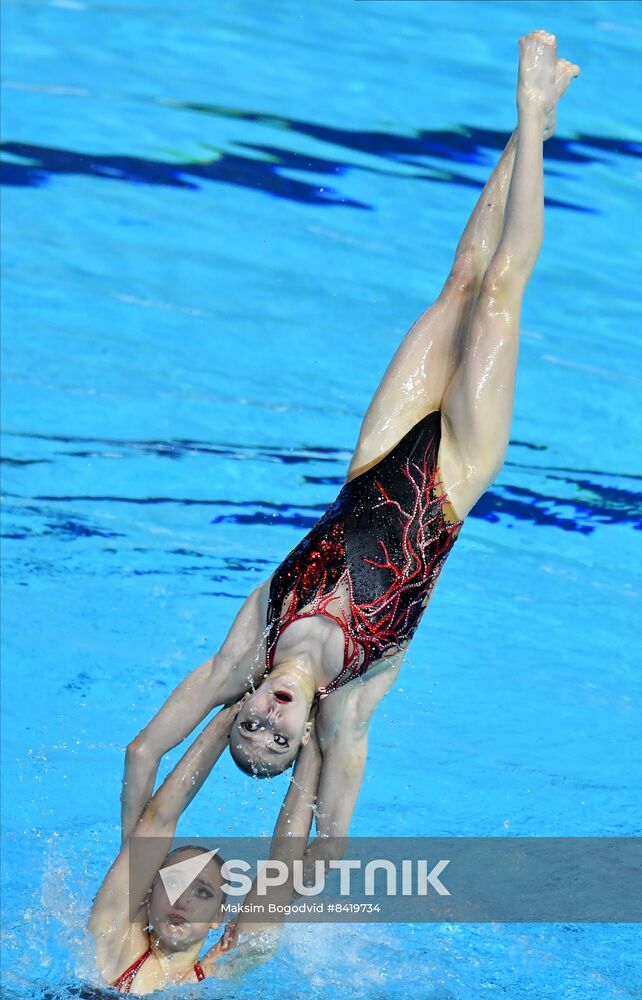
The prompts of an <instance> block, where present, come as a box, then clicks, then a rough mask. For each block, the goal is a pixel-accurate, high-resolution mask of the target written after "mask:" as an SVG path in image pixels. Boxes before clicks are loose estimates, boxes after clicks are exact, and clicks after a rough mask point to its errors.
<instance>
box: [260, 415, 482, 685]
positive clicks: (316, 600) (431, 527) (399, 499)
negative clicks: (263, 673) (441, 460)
mask: <svg viewBox="0 0 642 1000" xmlns="http://www.w3.org/2000/svg"><path fill="white" fill-rule="evenodd" d="M435 417H437V418H439V414H429V416H428V417H426V418H424V420H422V421H421V422H420V423H419V424H417V425H416V426H415V427H414V428H412V430H411V431H410V432H409V433H408V434H407V435H406V436H405V437H404V438H403V440H402V441H400V442H399V444H398V445H397V446H396V448H394V449H393V451H392V452H391V453H390V454H389V455H387V456H386V458H384V459H383V460H382V461H381V462H379V463H378V464H377V465H376V466H375V467H374V468H372V469H370V470H368V471H367V472H365V473H363V474H362V475H361V476H358V477H357V478H356V479H353V480H351V481H350V482H348V483H346V484H345V486H344V487H343V489H342V491H341V493H340V494H339V496H338V497H337V500H336V501H335V503H334V504H333V505H332V506H331V507H330V508H329V509H328V510H327V511H326V513H325V514H324V515H323V517H322V518H321V519H320V520H319V521H318V522H317V524H316V525H315V526H314V528H312V530H311V531H310V533H309V534H308V535H307V536H306V537H305V538H304V539H303V540H302V541H301V542H300V543H299V545H297V547H296V548H295V549H294V550H293V551H292V552H291V553H290V555H289V556H288V557H287V558H286V559H285V560H284V562H283V563H282V564H281V566H280V567H279V568H278V570H277V571H276V573H275V574H274V577H273V579H272V583H271V587H270V606H269V610H268V626H269V634H268V647H267V666H268V671H269V670H271V669H272V667H273V665H274V654H275V651H276V645H277V643H278V640H279V638H280V636H281V635H282V634H283V632H284V631H285V629H286V628H287V627H288V626H289V625H291V624H292V623H293V622H295V621H298V620H300V619H302V618H309V617H311V616H313V615H324V616H325V617H327V618H330V619H332V620H333V621H335V622H336V623H337V624H338V625H339V626H340V627H341V629H342V631H343V635H344V657H343V667H342V669H341V671H340V673H339V674H338V675H337V677H336V678H335V679H334V680H333V681H332V682H331V683H330V684H328V685H327V686H326V687H325V688H322V689H321V690H320V692H319V693H320V695H321V697H323V696H325V695H327V694H329V693H330V692H331V691H335V690H336V689H337V688H339V687H341V686H342V685H343V684H346V683H348V682H349V681H350V680H352V679H353V678H354V677H358V676H360V675H362V674H364V673H365V672H366V671H367V670H368V667H369V666H370V665H371V664H372V663H374V662H375V661H376V660H378V659H380V658H381V657H382V656H384V655H385V654H387V653H390V652H394V651H398V650H400V649H401V648H402V646H403V645H404V644H405V643H407V642H408V641H409V640H410V639H411V638H412V636H413V634H414V632H415V629H416V628H417V625H418V624H419V621H420V619H421V616H422V614H423V611H424V608H425V606H426V603H427V601H428V599H429V597H430V594H431V593H432V590H433V588H434V586H435V583H436V581H437V578H438V576H439V573H440V571H441V568H442V566H443V564H444V561H445V559H446V557H447V555H448V553H449V552H450V549H451V548H452V546H453V544H454V542H455V539H456V538H457V535H458V534H459V530H460V528H461V524H462V522H461V521H458V522H455V523H448V522H447V521H446V520H445V518H444V514H443V507H444V505H445V504H446V503H447V500H448V498H447V496H446V495H445V494H444V493H440V492H439V490H438V479H439V477H438V470H437V462H436V459H437V453H438V450H439V441H440V420H435Z"/></svg>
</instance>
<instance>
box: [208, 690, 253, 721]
mask: <svg viewBox="0 0 642 1000" xmlns="http://www.w3.org/2000/svg"><path fill="white" fill-rule="evenodd" d="M249 697H250V692H249V691H246V692H245V694H244V695H243V696H242V697H241V698H239V699H238V701H234V702H232V703H231V704H229V705H225V707H224V708H222V709H221V710H220V712H217V715H216V718H217V719H218V718H220V719H221V722H227V721H228V720H229V724H230V726H231V725H232V723H233V722H234V719H235V718H236V716H237V715H238V714H239V712H240V711H241V708H242V707H243V705H244V704H245V702H246V701H247V699H248V698H249Z"/></svg>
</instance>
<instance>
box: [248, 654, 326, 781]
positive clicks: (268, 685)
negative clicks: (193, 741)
mask: <svg viewBox="0 0 642 1000" xmlns="http://www.w3.org/2000/svg"><path fill="white" fill-rule="evenodd" d="M313 698H314V691H312V690H311V689H310V688H308V687H307V686H306V685H305V684H303V683H301V681H300V679H299V678H297V677H291V676H289V674H288V675H286V674H284V673H282V672H281V673H280V675H279V676H274V675H273V674H271V675H269V676H268V677H266V679H265V680H264V681H263V683H262V684H261V686H260V687H258V688H257V690H256V691H254V693H253V694H251V695H250V697H249V698H246V699H245V701H244V702H243V704H242V706H241V710H240V711H239V713H238V715H237V716H236V718H235V720H234V723H233V725H232V729H231V731H230V742H229V746H230V753H231V755H232V757H233V759H234V761H235V763H236V764H237V765H238V766H239V767H240V768H241V770H242V771H245V773H246V774H250V775H252V776H253V777H256V778H271V777H273V776H274V775H276V774H281V772H282V771H285V770H286V769H287V768H288V767H290V765H291V764H292V763H293V761H294V759H295V757H296V755H297V754H298V752H299V749H300V747H302V746H304V745H305V744H306V743H307V742H308V740H309V739H310V732H311V728H312V727H311V724H310V722H309V721H308V719H309V716H310V708H311V705H312V701H313Z"/></svg>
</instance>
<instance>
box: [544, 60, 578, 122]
mask: <svg viewBox="0 0 642 1000" xmlns="http://www.w3.org/2000/svg"><path fill="white" fill-rule="evenodd" d="M579 75H580V67H579V66H576V65H575V63H572V62H569V60H568V59H558V60H557V65H556V66H555V100H554V102H553V104H552V105H550V106H549V107H547V108H546V113H545V118H544V139H545V140H546V139H550V137H551V136H552V135H553V133H554V131H555V125H556V124H557V102H558V101H559V99H560V97H561V96H562V94H564V93H566V91H567V90H568V88H569V86H570V83H571V80H574V79H575V77H576V76H579Z"/></svg>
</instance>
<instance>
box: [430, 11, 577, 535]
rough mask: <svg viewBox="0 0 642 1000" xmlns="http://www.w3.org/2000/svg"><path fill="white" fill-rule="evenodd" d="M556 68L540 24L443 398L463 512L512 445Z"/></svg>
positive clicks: (448, 464)
mask: <svg viewBox="0 0 642 1000" xmlns="http://www.w3.org/2000/svg"><path fill="white" fill-rule="evenodd" d="M568 65H569V66H570V64H568ZM573 69H574V72H573V74H572V75H577V73H578V72H579V70H577V67H573ZM555 71H556V43H555V38H554V36H553V35H549V34H547V33H546V32H543V31H535V32H532V33H531V34H530V35H527V36H526V37H525V38H522V39H520V64H519V79H518V90H517V106H518V112H519V120H518V129H517V135H516V145H515V160H514V164H513V171H512V176H511V179H510V186H509V190H508V199H507V203H506V211H505V217H504V224H503V227H502V231H501V236H500V238H499V242H498V245H497V247H496V250H495V252H494V254H493V256H492V259H491V260H490V263H489V264H488V267H487V269H486V272H485V274H484V276H483V279H482V283H481V288H480V291H479V295H478V297H477V299H476V301H475V304H474V307H473V311H472V315H471V319H470V326H469V330H468V333H467V340H466V350H465V352H464V354H463V357H462V360H461V364H460V365H459V367H458V368H457V371H456V373H455V375H454V377H453V379H452V381H451V382H450V384H449V385H448V387H447V389H446V392H445V395H444V399H443V403H442V415H443V436H442V447H441V475H442V481H443V483H444V486H445V488H446V490H447V492H448V495H449V498H450V501H451V503H452V505H453V507H454V509H455V510H456V511H457V514H458V515H459V517H465V516H466V514H467V513H468V511H469V510H470V509H471V507H472V506H473V505H474V503H475V502H476V500H477V499H478V498H479V496H480V495H481V494H482V493H483V491H484V490H485V489H486V488H487V487H488V485H489V484H490V483H491V482H492V481H493V479H494V478H495V477H496V475H497V473H498V472H499V469H500V468H501V466H502V464H503V461H504V456H505V453H506V448H507V445H508V437H509V432H510V424H511V418H512V412H513V397H514V389H515V374H516V369H517V353H518V342H519V318H520V309H521V303H522V297H523V293H524V289H525V287H526V283H527V281H528V279H529V278H530V275H531V273H532V271H533V268H534V267H535V262H536V260H537V257H538V254H539V250H540V246H541V242H542V234H543V217H544V184H543V166H542V154H543V149H542V146H543V140H544V136H545V134H546V131H547V129H548V128H549V127H550V125H549V123H550V116H551V113H552V112H553V109H554V106H555V103H556V101H557V98H558V96H559V94H558V89H557V84H556V77H555ZM570 78H571V77H569V79H570ZM567 85H568V84H567Z"/></svg>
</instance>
